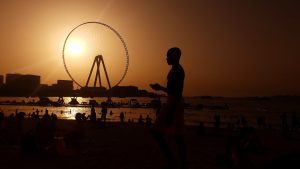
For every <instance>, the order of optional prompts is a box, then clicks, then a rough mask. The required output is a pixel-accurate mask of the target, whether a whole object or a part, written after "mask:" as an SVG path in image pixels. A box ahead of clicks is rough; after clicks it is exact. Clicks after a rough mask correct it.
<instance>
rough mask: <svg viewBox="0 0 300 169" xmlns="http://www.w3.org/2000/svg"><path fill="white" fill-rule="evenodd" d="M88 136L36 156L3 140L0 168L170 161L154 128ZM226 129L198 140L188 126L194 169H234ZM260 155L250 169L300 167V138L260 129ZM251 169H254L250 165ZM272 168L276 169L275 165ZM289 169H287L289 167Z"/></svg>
mask: <svg viewBox="0 0 300 169" xmlns="http://www.w3.org/2000/svg"><path fill="white" fill-rule="evenodd" d="M35 125H36V123H35V122H34V121H32V120H25V123H24V126H25V127H24V131H23V132H26V131H28V130H30V129H33V128H34V127H35ZM75 125H76V121H71V120H58V122H57V132H56V135H57V136H66V135H67V134H69V133H70V132H71V131H72V130H73V129H74V128H75ZM85 127H86V132H85V137H84V138H82V139H80V140H79V141H77V142H76V143H71V144H69V143H65V144H66V147H65V149H64V148H63V147H61V148H59V146H61V144H53V146H52V147H51V146H50V147H48V148H45V150H40V152H38V153H36V154H34V155H25V154H24V153H22V150H21V146H20V144H10V143H7V142H5V141H4V140H5V138H3V135H2V138H1V142H0V169H6V168H7V169H8V168H20V169H21V168H30V169H35V168H38V169H44V168H45V169H48V168H49V169H50V168H51V169H52V168H58V169H59V168H62V169H71V168H72V169H73V168H78V169H97V168H99V169H100V168H101V169H160V168H163V166H164V162H165V159H164V157H163V156H162V154H161V152H160V150H159V148H158V146H157V144H156V142H155V140H154V139H153V137H152V135H151V134H150V132H149V130H150V127H149V126H146V125H140V124H127V123H125V124H120V123H107V124H106V125H105V126H102V127H99V125H97V124H91V123H89V122H87V123H86V124H85ZM235 133H236V132H235ZM230 135H231V134H229V133H228V132H227V131H226V130H222V131H221V132H219V133H215V132H214V130H213V129H212V128H208V129H206V134H204V135H199V134H198V133H197V128H196V127H193V126H187V127H186V133H185V136H186V143H187V152H188V160H189V164H190V168H191V169H200V168H201V169H206V168H207V169H208V168H212V169H214V168H232V167H230V166H229V165H226V162H225V161H226V160H224V158H223V157H224V154H225V152H226V145H227V143H228V140H229V138H230ZM255 136H256V137H257V138H258V139H257V140H259V142H260V143H259V148H258V149H259V151H255V152H251V153H249V154H248V155H247V159H248V164H249V165H248V166H249V168H267V167H266V165H271V164H272V165H275V166H277V167H278V166H280V165H282V164H283V165H285V166H286V164H287V163H293V162H296V164H298V166H296V168H299V163H300V162H298V161H299V160H300V155H299V154H300V137H299V133H298V134H293V135H291V136H289V137H288V138H287V137H286V136H285V135H283V134H282V132H281V131H280V130H272V129H258V130H256V131H255ZM250 164H251V165H250ZM270 168H273V167H272V166H270ZM284 168H287V167H284Z"/></svg>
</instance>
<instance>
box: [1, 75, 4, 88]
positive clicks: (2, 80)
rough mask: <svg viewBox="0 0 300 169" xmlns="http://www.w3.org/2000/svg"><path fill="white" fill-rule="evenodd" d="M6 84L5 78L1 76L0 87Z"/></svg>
mask: <svg viewBox="0 0 300 169" xmlns="http://www.w3.org/2000/svg"><path fill="white" fill-rule="evenodd" d="M3 84H4V76H3V75H0V86H2V85H3Z"/></svg>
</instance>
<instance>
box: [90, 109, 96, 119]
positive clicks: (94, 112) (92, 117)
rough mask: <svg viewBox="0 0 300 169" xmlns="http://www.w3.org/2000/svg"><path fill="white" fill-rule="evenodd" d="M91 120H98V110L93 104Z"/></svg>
mask: <svg viewBox="0 0 300 169" xmlns="http://www.w3.org/2000/svg"><path fill="white" fill-rule="evenodd" d="M90 120H91V121H92V122H95V121H96V110H95V108H94V106H92V108H91V115H90Z"/></svg>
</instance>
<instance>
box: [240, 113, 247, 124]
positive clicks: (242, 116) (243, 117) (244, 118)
mask: <svg viewBox="0 0 300 169" xmlns="http://www.w3.org/2000/svg"><path fill="white" fill-rule="evenodd" d="M241 123H242V126H243V127H246V126H247V119H246V117H245V116H244V115H241Z"/></svg>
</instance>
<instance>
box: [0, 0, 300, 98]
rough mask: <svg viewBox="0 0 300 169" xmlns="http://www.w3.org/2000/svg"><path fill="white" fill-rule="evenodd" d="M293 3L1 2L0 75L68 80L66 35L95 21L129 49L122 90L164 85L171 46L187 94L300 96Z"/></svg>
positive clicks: (298, 20) (299, 19)
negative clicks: (179, 56) (113, 32)
mask: <svg viewBox="0 0 300 169" xmlns="http://www.w3.org/2000/svg"><path fill="white" fill-rule="evenodd" d="M295 2H297V1H288V2H287V1H282V2H273V1H261V0H257V1H242V2H241V1H236V2H234V1H201V0H199V1H196V0H195V1H188V0H187V1H183V0H181V1H179V0H178V1H174V0H70V1H69V0H43V1H41V0H26V1H24V0H1V2H0V3H1V6H0V12H1V13H0V14H1V15H0V19H1V31H0V37H1V41H0V75H5V74H6V73H22V74H36V75H40V76H41V77H42V79H41V81H42V83H47V84H52V83H55V82H56V80H57V79H69V77H68V75H67V73H66V72H65V70H64V67H63V62H62V48H63V43H64V40H65V38H66V36H67V34H68V33H69V31H70V30H72V28H73V27H75V26H76V25H78V24H80V23H83V22H87V21H100V22H103V23H106V24H108V25H110V26H112V27H113V28H115V29H116V30H117V31H118V32H119V33H120V34H121V35H122V36H123V38H124V40H125V41H126V44H127V46H128V49H129V55H130V63H129V64H130V66H129V70H128V74H127V76H126V78H125V80H124V81H123V82H122V83H121V85H135V86H139V87H140V88H143V89H147V90H149V91H151V90H150V88H149V87H148V85H149V83H153V82H159V83H161V84H166V75H167V73H168V70H169V68H170V67H169V66H168V65H167V64H166V61H165V53H166V51H167V49H168V48H170V47H173V46H178V47H180V48H181V49H182V52H183V55H182V60H181V63H182V65H183V67H184V68H185V71H186V80H185V89H184V95H186V96H195V95H214V96H255V95H278V94H297V95H300V87H299V86H300V78H299V77H300V70H299V65H300V55H299V54H300V51H299V50H300V48H299V44H300V43H299V42H300V33H299V30H300V13H299V9H300V6H299V4H296V3H295ZM108 44H109V43H108ZM112 46H113V45H110V47H111V48H112ZM113 47H114V46H113ZM111 48H109V49H111ZM106 50H108V48H106ZM118 50H119V49H118ZM110 51H111V50H110ZM119 58H120V59H121V60H122V59H124V57H123V56H120V57H119ZM115 63H118V64H119V62H117V61H116V62H115ZM82 64H83V63H82ZM107 64H108V65H110V64H112V62H111V61H108V63H107ZM88 65H91V63H90V62H89V64H88ZM77 66H78V67H79V68H80V66H81V67H82V70H88V69H89V67H88V68H87V67H86V66H83V65H81V63H78V64H77ZM119 67H123V65H122V66H118V65H114V66H109V70H110V72H109V73H110V74H114V72H119V73H120V72H121V70H119V69H118V68H119ZM80 70H81V69H79V72H75V71H73V73H74V74H75V75H76V74H77V73H78V74H79V73H80V72H82V71H80ZM86 76H87V75H86ZM111 76H113V75H111ZM85 78H87V77H85ZM111 78H112V79H113V78H114V77H111Z"/></svg>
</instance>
